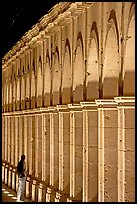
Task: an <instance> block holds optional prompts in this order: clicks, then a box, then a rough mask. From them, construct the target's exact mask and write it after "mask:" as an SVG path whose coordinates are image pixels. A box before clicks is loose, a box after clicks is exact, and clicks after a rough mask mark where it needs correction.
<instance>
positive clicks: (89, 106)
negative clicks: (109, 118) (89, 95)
mask: <svg viewBox="0 0 137 204" xmlns="http://www.w3.org/2000/svg"><path fill="white" fill-rule="evenodd" d="M80 104H81V106H82V108H83V109H95V108H97V107H98V106H97V104H96V102H80Z"/></svg>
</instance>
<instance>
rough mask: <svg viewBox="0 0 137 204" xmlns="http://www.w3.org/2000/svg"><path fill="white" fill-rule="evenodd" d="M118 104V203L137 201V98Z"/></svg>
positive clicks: (122, 98) (127, 99) (122, 100)
mask: <svg viewBox="0 0 137 204" xmlns="http://www.w3.org/2000/svg"><path fill="white" fill-rule="evenodd" d="M114 99H115V101H116V102H117V103H118V106H117V108H118V124H119V127H118V202H130V201H131V202H134V201H135V98H134V97H115V98H114Z"/></svg>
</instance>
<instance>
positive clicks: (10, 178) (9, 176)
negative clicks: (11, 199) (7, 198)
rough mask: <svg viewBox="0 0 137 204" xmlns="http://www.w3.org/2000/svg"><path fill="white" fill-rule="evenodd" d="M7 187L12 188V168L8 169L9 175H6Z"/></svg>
mask: <svg viewBox="0 0 137 204" xmlns="http://www.w3.org/2000/svg"><path fill="white" fill-rule="evenodd" d="M8 186H9V187H12V167H11V166H10V167H9V173H8Z"/></svg>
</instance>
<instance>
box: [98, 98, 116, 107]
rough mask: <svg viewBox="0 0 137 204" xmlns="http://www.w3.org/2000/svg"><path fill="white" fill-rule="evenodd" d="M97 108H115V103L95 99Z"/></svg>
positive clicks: (108, 100)
mask: <svg viewBox="0 0 137 204" xmlns="http://www.w3.org/2000/svg"><path fill="white" fill-rule="evenodd" d="M95 102H96V104H97V105H98V108H114V107H115V108H116V106H117V102H116V101H115V100H114V99H97V100H95Z"/></svg>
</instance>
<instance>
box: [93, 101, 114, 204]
mask: <svg viewBox="0 0 137 204" xmlns="http://www.w3.org/2000/svg"><path fill="white" fill-rule="evenodd" d="M96 103H97V105H98V164H99V166H98V178H99V179H98V201H99V202H114V201H115V202H117V201H118V200H117V198H118V188H117V186H118V181H117V168H118V157H117V155H118V145H117V141H118V134H117V133H118V113H117V108H116V102H115V101H114V100H109V99H102V100H96Z"/></svg>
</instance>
